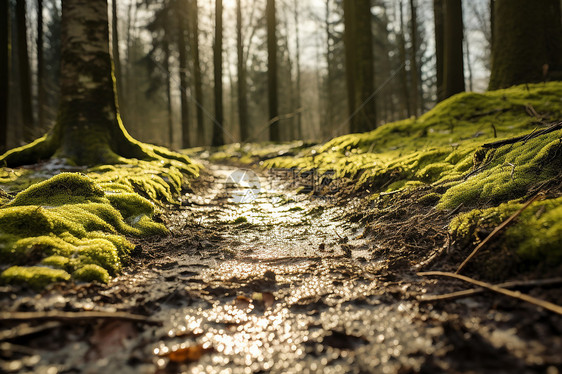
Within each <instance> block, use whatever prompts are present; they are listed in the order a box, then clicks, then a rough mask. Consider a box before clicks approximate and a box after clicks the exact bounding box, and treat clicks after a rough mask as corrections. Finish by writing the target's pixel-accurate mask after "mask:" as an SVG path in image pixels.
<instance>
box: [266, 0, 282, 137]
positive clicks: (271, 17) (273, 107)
mask: <svg viewBox="0 0 562 374" xmlns="http://www.w3.org/2000/svg"><path fill="white" fill-rule="evenodd" d="M265 12H266V17H267V93H268V94H267V97H268V105H269V140H270V141H272V142H279V141H281V131H280V128H279V105H278V97H277V34H276V31H277V19H276V15H275V0H267V5H266V11H265Z"/></svg>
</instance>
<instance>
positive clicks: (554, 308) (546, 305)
mask: <svg viewBox="0 0 562 374" xmlns="http://www.w3.org/2000/svg"><path fill="white" fill-rule="evenodd" d="M418 275H419V276H424V277H431V276H440V277H450V278H455V279H460V280H462V281H464V282H468V283H471V284H474V285H476V286H479V287H482V288H485V289H487V290H490V291H494V292H496V293H499V294H502V295H505V296H509V297H512V298H514V299H518V300H522V301H525V302H528V303H529V304H533V305H535V306H538V307H541V308H543V309H546V310H549V311H551V312H553V313H556V314H559V315H562V307H561V306H560V305H556V304H553V303H551V302H548V301H545V300H541V299H537V298H536V297H532V296H529V295H526V294H522V293H521V292H519V291H511V290H508V289H505V288H503V287H500V286H495V285H493V284H490V283H486V282H482V281H478V280H476V279H472V278H469V277H466V276H464V275H460V274H455V273H449V272H444V271H428V272H424V273H418Z"/></svg>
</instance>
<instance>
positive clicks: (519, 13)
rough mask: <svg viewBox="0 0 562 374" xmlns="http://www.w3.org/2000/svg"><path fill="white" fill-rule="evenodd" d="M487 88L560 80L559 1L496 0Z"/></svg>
mask: <svg viewBox="0 0 562 374" xmlns="http://www.w3.org/2000/svg"><path fill="white" fill-rule="evenodd" d="M493 14H494V17H493V20H494V21H493V22H494V25H493V27H494V29H493V33H492V35H493V36H492V38H493V41H492V72H491V77H490V85H489V89H491V90H493V89H498V88H505V87H509V86H512V85H515V84H521V83H528V82H540V81H543V80H549V79H551V80H559V79H562V26H561V20H560V1H559V0H535V1H526V0H495V1H494V11H493Z"/></svg>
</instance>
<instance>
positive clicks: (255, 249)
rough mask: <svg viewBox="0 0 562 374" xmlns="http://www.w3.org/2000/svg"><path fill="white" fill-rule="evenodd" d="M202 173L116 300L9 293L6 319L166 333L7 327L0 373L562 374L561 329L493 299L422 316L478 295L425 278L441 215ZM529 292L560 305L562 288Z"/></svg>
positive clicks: (143, 249)
mask: <svg viewBox="0 0 562 374" xmlns="http://www.w3.org/2000/svg"><path fill="white" fill-rule="evenodd" d="M205 167H206V169H205V171H204V172H203V175H202V176H201V178H199V179H198V180H197V181H194V184H193V186H192V188H193V191H189V192H187V193H186V194H185V195H184V196H183V197H182V201H181V206H180V207H174V208H170V209H169V210H168V211H167V212H165V213H164V214H162V216H161V217H160V219H161V220H162V221H163V222H164V223H165V224H166V225H167V226H168V227H169V228H170V230H171V232H172V234H171V235H170V236H167V237H160V238H151V239H145V240H137V241H136V242H135V244H137V246H136V248H135V251H134V252H133V254H132V257H131V261H130V263H129V264H128V266H127V268H126V271H125V272H124V273H123V274H122V275H121V276H119V277H117V278H115V279H113V280H112V281H111V282H110V283H109V284H107V285H100V284H71V285H55V286H53V287H51V288H49V289H47V290H46V291H44V292H42V293H41V294H35V293H31V292H29V291H26V290H25V289H15V288H13V287H6V288H2V289H0V310H2V311H10V312H16V311H17V312H30V311H36V312H49V311H56V312H76V313H78V314H79V313H86V312H89V311H99V312H109V313H113V312H126V313H130V314H135V315H142V316H147V317H149V318H150V319H151V320H156V321H159V322H160V325H156V326H155V325H151V324H147V323H143V322H137V321H129V320H122V319H117V318H97V319H88V318H78V319H75V320H72V321H69V320H62V321H60V320H52V321H45V320H41V321H40V320H38V319H32V320H29V321H19V322H17V323H16V322H13V321H8V320H7V319H0V329H1V330H0V359H1V361H0V371H2V372H6V373H16V372H17V373H26V372H30V373H31V372H34V373H78V372H87V373H100V372H105V373H155V372H156V373H176V372H194V373H195V372H209V373H213V372H233V373H253V372H255V373H260V372H262V373H265V372H271V373H294V372H301V373H371V372H372V373H410V372H412V373H413V372H425V373H437V372H450V373H473V372H478V373H488V372H489V373H514V372H515V373H527V372H529V373H535V372H536V373H551V374H554V373H558V372H560V371H561V370H562V355H560V352H562V318H561V317H560V316H558V315H555V314H553V313H550V312H547V311H544V310H541V309H537V308H536V307H534V306H532V305H528V304H525V303H522V302H521V301H516V300H513V299H509V298H507V297H504V296H498V295H495V294H486V293H482V294H478V295H474V296H471V297H465V298H459V299H455V300H448V301H442V302H435V303H425V302H421V301H420V297H421V296H423V295H427V294H444V293H448V292H452V291H458V290H462V289H467V288H470V286H468V285H467V284H465V283H462V282H460V281H457V280H449V279H443V278H440V279H437V278H428V277H420V276H418V275H416V273H417V271H419V270H420V269H429V268H431V269H437V268H440V270H442V267H445V269H446V261H444V260H443V258H444V256H447V253H448V252H449V251H451V246H450V243H448V237H447V231H446V227H445V225H446V222H447V219H446V217H444V216H443V214H442V213H439V212H437V211H435V210H434V209H433V208H431V207H427V206H423V205H416V206H415V207H413V208H412V204H405V203H404V204H403V205H402V206H393V204H394V203H396V202H395V201H393V200H392V196H388V197H386V198H383V199H382V200H378V201H371V200H369V198H368V193H367V191H363V192H361V191H353V190H352V189H351V188H349V186H346V185H340V186H338V188H333V189H332V191H331V193H330V194H323V195H318V194H314V193H313V192H314V191H310V192H309V193H303V188H302V187H303V180H301V178H295V177H294V175H289V174H285V175H280V174H275V175H271V174H267V173H266V172H263V171H257V170H253V171H252V170H243V169H238V168H236V167H234V166H225V165H218V164H205ZM258 182H259V185H258ZM305 182H306V181H305ZM304 187H305V188H304V192H308V191H307V190H306V186H304ZM299 190H300V191H299ZM409 198H410V199H411V200H412V201H415V200H417V199H418V196H410V197H409ZM385 207H386V208H388V209H386V208H385ZM385 209H386V210H385ZM381 212H382V213H381ZM454 256H457V257H460V255H459V254H458V253H457V254H454ZM454 256H453V257H454ZM525 292H527V293H529V294H531V295H533V296H536V297H540V298H543V299H546V300H549V301H551V302H554V303H558V304H560V303H562V291H561V290H560V289H559V288H554V287H553V288H550V289H548V288H544V287H543V288H536V289H526V290H525ZM79 315H80V314H79ZM82 315H83V316H85V315H86V314H82ZM4 317H5V315H4Z"/></svg>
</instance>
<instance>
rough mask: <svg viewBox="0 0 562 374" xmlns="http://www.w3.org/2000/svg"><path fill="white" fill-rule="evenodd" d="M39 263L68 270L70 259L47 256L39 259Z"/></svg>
mask: <svg viewBox="0 0 562 374" xmlns="http://www.w3.org/2000/svg"><path fill="white" fill-rule="evenodd" d="M41 265H43V266H50V267H52V268H54V269H62V270H67V271H68V268H69V265H70V259H69V258H67V257H63V256H49V257H47V258H45V259H43V260H42V261H41Z"/></svg>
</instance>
